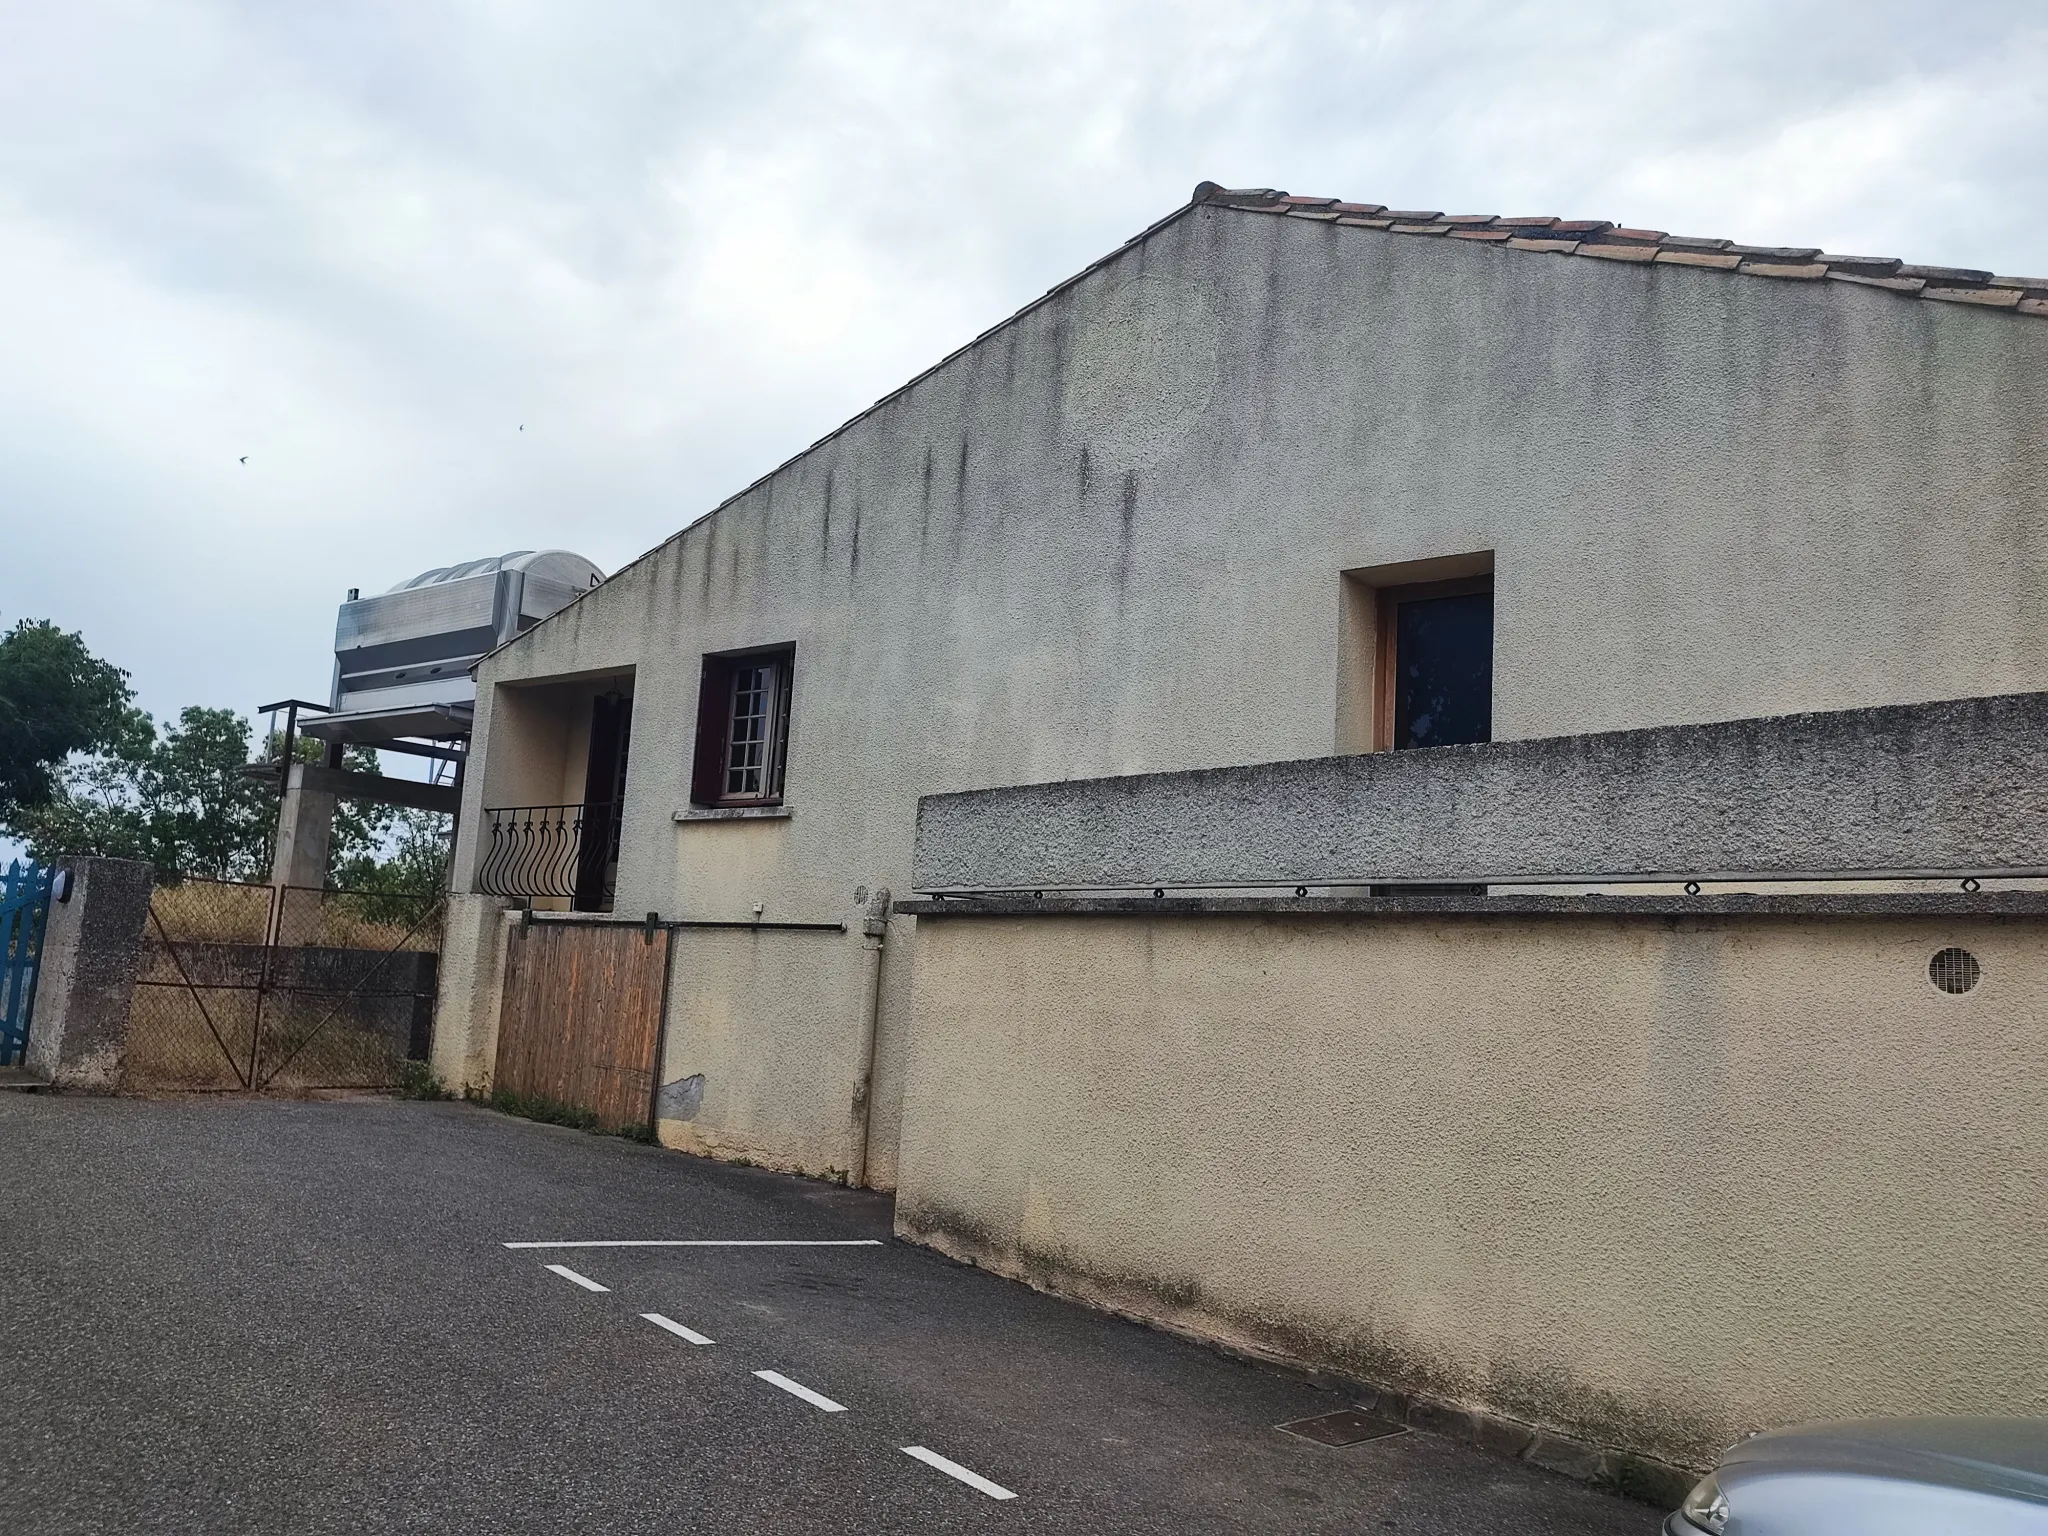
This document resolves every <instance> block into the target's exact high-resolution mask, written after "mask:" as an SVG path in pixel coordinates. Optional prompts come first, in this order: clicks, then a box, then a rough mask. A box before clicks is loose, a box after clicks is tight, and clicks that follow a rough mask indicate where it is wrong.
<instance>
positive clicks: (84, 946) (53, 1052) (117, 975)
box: [26, 858, 156, 1092]
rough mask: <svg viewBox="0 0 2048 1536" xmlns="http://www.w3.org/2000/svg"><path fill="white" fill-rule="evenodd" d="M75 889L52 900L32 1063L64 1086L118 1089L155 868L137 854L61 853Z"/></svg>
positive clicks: (31, 1034) (29, 1061)
mask: <svg viewBox="0 0 2048 1536" xmlns="http://www.w3.org/2000/svg"><path fill="white" fill-rule="evenodd" d="M57 868H58V870H59V871H60V878H62V876H63V875H65V874H68V875H69V876H70V881H71V888H70V890H69V892H68V893H67V895H66V899H65V900H63V901H54V900H53V901H52V902H51V903H50V920H49V926H48V927H47V928H46V929H44V931H43V962H42V976H41V978H40V980H39V981H38V982H37V985H36V1006H35V1016H34V1018H33V1019H32V1020H31V1021H30V1024H29V1034H28V1056H27V1059H26V1065H27V1067H28V1069H29V1071H30V1072H32V1073H33V1074H34V1075H35V1076H37V1077H40V1078H44V1079H47V1080H48V1081H50V1082H52V1083H55V1084H56V1085H57V1086H59V1087H61V1088H83V1089H98V1090H99V1091H101V1092H112V1091H113V1090H114V1089H115V1088H116V1087H118V1086H119V1084H120V1081H121V1066H122V1060H123V1057H124V1054H125V1052H126V1050H127V1044H128V1010H129V1005H130V1004H131V1003H132V1002H133V1000H134V997H135V971H136V967H137V965H138V964H139V963H140V960H141V954H142V937H143V929H144V927H145V925H146V924H147V923H148V921H149V897H150V892H151V891H152V890H153V889H154V887H155V885H156V871H155V870H153V869H151V868H150V866H149V865H147V864H142V863H138V862H136V861H135V860H133V859H86V858H74V859H61V860H59V861H58V864H57Z"/></svg>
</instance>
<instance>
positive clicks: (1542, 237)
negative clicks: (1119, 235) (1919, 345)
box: [1191, 181, 2048, 319]
mask: <svg viewBox="0 0 2048 1536" xmlns="http://www.w3.org/2000/svg"><path fill="white" fill-rule="evenodd" d="M1191 201H1192V202H1195V203H1215V204H1219V205H1222V206H1225V207H1230V208H1238V209H1244V210H1247V211H1258V212H1265V213H1284V214H1288V215H1291V216H1293V217H1295V218H1303V219H1311V220H1316V221H1319V222H1323V223H1334V224H1343V225H1348V226H1350V227H1352V228H1355V229H1376V230H1386V231H1391V232H1392V233H1394V234H1397V235H1438V236H1442V235H1449V236H1450V237H1451V238H1452V239H1455V240H1464V241H1470V242H1475V243H1481V244H1490V245H1495V246H1501V247H1511V248H1513V249H1515V250H1519V251H1541V252H1547V253H1552V254H1555V255H1560V256H1574V255H1576V256H1591V257H1594V258H1597V259H1599V260H1602V261H1619V262H1629V263H1635V264H1639V265H1647V264H1652V263H1656V264H1663V265H1668V266H1681V267H1700V268H1706V269H1709V270H1720V271H1734V272H1737V273H1740V274H1742V275H1745V276H1750V277H1769V278H1779V279H1787V280H1792V281H1802V282H1813V281H1815V280H1818V279H1821V278H1827V279H1830V280H1832V281H1835V282H1839V283H1855V284H1857V285H1859V286H1861V287H1866V288H1887V289H1890V290H1891V291H1893V292H1895V293H1901V294H1907V295H1917V296H1919V297H1921V298H1926V299H1936V300H1940V301H1943V302H1946V303H1951V304H1971V305H1976V306H1978V307H1980V308H1986V309H2001V310H2006V311H2009V312H2013V313H2017V314H2022V315H2029V316H2034V317H2038V318H2042V319H2048V277H2003V276H1998V275H1996V274H1994V273H1991V272H1987V271H1984V270H1982V269H1980V268H1976V267H1940V266H1923V265H1918V264H1915V263H1910V262H1905V261H1902V260H1900V259H1899V258H1898V257H1896V256H1854V255H1847V254H1842V253H1838V252H1826V251H1823V250H1821V249H1820V247H1818V246H1811V245H1744V244H1741V243H1739V242H1737V241H1734V240H1719V239H1711V238H1707V237H1705V236H1699V235H1673V234H1668V233H1666V232H1665V231H1663V230H1658V229H1635V228H1631V227H1629V226H1626V225H1617V224H1614V223H1612V222H1610V221H1608V220H1606V219H1560V218H1556V217H1554V216H1552V215H1550V214H1547V213H1546V214H1526V215H1522V216H1518V217H1503V216H1500V215H1495V214H1489V213H1454V214H1445V213H1442V212H1439V211H1437V210H1435V209H1418V208H1388V207H1386V206H1384V205H1383V204H1380V203H1349V202H1340V201H1339V200H1338V199H1336V198H1333V197H1303V196H1297V195H1293V194H1290V193H1286V192H1281V191H1277V190H1275V189H1274V188H1271V187H1240V188H1236V189H1231V188H1226V187H1220V186H1218V185H1217V184H1216V183H1215V182H1212V181H1205V182H1202V183H1201V184H1200V185H1199V186H1197V187H1196V188H1195V193H1194V197H1193V198H1192V199H1191Z"/></svg>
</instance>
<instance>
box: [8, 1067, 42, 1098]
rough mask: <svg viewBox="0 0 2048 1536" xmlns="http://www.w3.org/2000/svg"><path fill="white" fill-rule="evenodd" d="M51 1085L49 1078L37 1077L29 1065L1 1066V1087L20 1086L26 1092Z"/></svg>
mask: <svg viewBox="0 0 2048 1536" xmlns="http://www.w3.org/2000/svg"><path fill="white" fill-rule="evenodd" d="M49 1086H50V1080H49V1079H48V1078H46V1077H37V1076H36V1075H35V1073H33V1072H31V1071H29V1069H28V1068H27V1067H0V1089H7V1088H19V1089H22V1090H23V1091H24V1092H27V1093H33V1092H35V1091H36V1089H38V1088H47V1087H49Z"/></svg>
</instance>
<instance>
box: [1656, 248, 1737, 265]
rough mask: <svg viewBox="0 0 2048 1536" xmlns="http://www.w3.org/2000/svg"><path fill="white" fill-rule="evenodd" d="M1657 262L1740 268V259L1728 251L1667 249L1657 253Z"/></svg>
mask: <svg viewBox="0 0 2048 1536" xmlns="http://www.w3.org/2000/svg"><path fill="white" fill-rule="evenodd" d="M1657 259H1658V260H1659V261H1668V262H1670V263H1671V264H1672V265H1674V266H1680V267H1721V268H1725V269H1733V268H1735V267H1737V266H1740V265H1741V263H1742V258H1741V257H1740V256H1737V255H1735V254H1733V253H1732V252H1729V251H1674V250H1672V249H1670V248H1669V247H1666V248H1665V249H1663V250H1660V251H1658V252H1657Z"/></svg>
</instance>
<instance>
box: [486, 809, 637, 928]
mask: <svg viewBox="0 0 2048 1536" xmlns="http://www.w3.org/2000/svg"><path fill="white" fill-rule="evenodd" d="M619 811H620V807H619V806H618V805H617V804H616V803H614V802H610V801H593V802H589V803H586V804H583V805H506V806H498V807H495V808H486V809H485V811H484V816H485V818H486V819H487V821H488V826H487V827H486V829H485V841H484V857H483V863H482V864H481V865H480V866H479V868H478V870H477V882H476V883H477V889H478V890H480V891H482V892H484V893H485V894H486V895H490V896H512V897H520V898H524V899H526V900H529V901H530V900H533V899H535V898H539V897H556V898H561V899H565V900H568V901H570V902H572V903H574V905H575V907H576V909H577V910H578V911H585V912H608V911H610V910H611V905H612V893H613V889H614V887H615V885H616V883H617V880H618V870H619V823H620V817H619Z"/></svg>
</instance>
